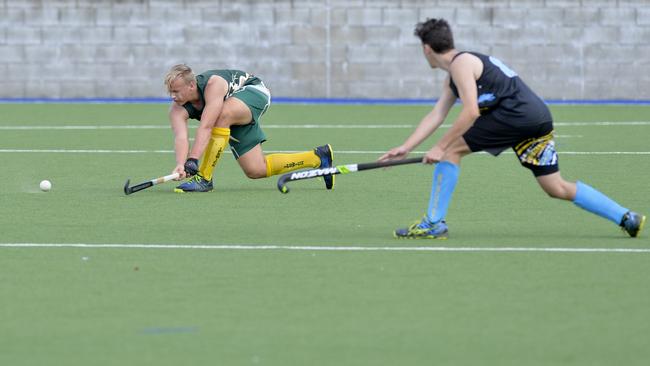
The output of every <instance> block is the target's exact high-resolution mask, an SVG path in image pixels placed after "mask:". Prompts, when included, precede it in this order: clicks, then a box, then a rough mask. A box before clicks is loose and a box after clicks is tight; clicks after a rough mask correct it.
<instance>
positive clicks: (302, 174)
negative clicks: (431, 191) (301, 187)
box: [278, 156, 423, 193]
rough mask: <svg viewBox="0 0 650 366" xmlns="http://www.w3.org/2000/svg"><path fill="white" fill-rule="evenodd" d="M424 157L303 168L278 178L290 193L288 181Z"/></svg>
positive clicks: (405, 161)
mask: <svg viewBox="0 0 650 366" xmlns="http://www.w3.org/2000/svg"><path fill="white" fill-rule="evenodd" d="M422 158H423V157H422V156H420V157H416V158H409V159H403V160H389V161H381V162H373V163H362V164H345V165H338V166H333V167H331V168H322V169H320V168H318V169H309V170H301V171H299V172H293V173H287V174H284V175H282V176H281V177H280V178H279V179H278V189H279V190H280V192H282V193H289V187H287V183H288V182H292V181H294V180H303V179H311V178H316V177H322V176H324V175H334V174H348V173H354V172H360V171H362V170H369V169H377V168H383V167H387V166H394V165H404V164H415V163H421V162H422Z"/></svg>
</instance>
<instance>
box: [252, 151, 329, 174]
mask: <svg viewBox="0 0 650 366" xmlns="http://www.w3.org/2000/svg"><path fill="white" fill-rule="evenodd" d="M265 158H266V176H267V177H270V176H272V175H277V174H282V173H286V172H291V171H294V170H298V169H303V168H318V167H319V166H320V158H319V157H318V156H317V155H316V154H315V153H314V151H313V150H312V151H305V152H300V153H293V154H269V155H266V156H265Z"/></svg>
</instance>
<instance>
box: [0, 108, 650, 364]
mask: <svg viewBox="0 0 650 366" xmlns="http://www.w3.org/2000/svg"><path fill="white" fill-rule="evenodd" d="M429 109H430V107H426V106H377V105H368V106H363V105H353V106H338V105H324V106H322V105H274V106H272V108H271V109H270V111H269V113H268V114H267V115H266V116H265V118H264V119H263V126H265V131H266V133H267V135H268V139H269V140H268V141H267V142H266V143H265V144H264V149H265V150H266V151H267V152H281V151H302V150H306V149H311V148H313V147H315V146H317V145H322V144H325V143H330V144H332V146H333V147H334V150H335V162H336V163H338V164H343V163H357V162H369V161H374V160H375V159H376V158H377V157H378V156H380V155H381V154H382V153H383V152H385V151H386V150H388V149H389V148H391V147H394V146H397V145H399V144H400V143H401V142H402V141H403V139H404V138H405V137H407V136H408V135H409V134H410V133H411V131H412V129H413V127H414V126H415V125H416V124H417V122H418V121H419V119H420V118H421V117H422V116H423V115H424V114H425V113H427V112H428V110H429ZM166 110H167V106H165V105H161V104H148V105H146V104H142V105H139V104H125V105H115V104H109V105H92V104H86V105H84V104H79V105H75V104H62V105H56V104H0V169H1V170H2V174H3V177H4V178H5V179H3V182H2V186H1V188H0V207H1V208H2V215H0V279H1V284H0V365H12V366H21V365H66V366H76V365H148V364H155V365H278V366H280V365H281V366H285V365H337V366H339V365H400V366H401V365H431V364H436V365H499V366H501V365H589V366H593V365H645V364H647V360H648V359H650V349H649V348H648V344H649V343H650V322H649V321H648V319H650V291H649V290H648V289H649V287H648V279H650V266H649V265H648V264H649V263H650V239H648V238H649V237H650V231H649V230H648V228H646V231H645V232H643V233H642V236H641V237H640V238H637V239H631V238H628V237H626V236H625V235H624V234H623V233H622V232H621V231H620V230H619V229H618V228H617V227H616V225H614V224H612V223H611V222H609V221H606V220H604V219H601V218H599V217H596V216H594V215H592V214H589V213H586V212H584V211H582V210H580V209H578V208H577V207H575V206H574V205H573V204H571V203H567V202H560V201H556V200H552V199H550V198H547V197H546V196H545V194H544V193H543V192H542V191H541V189H539V188H538V186H537V184H536V183H535V181H534V179H533V177H532V174H531V173H530V172H529V171H528V170H526V169H523V168H521V167H520V166H519V164H518V162H517V160H516V158H515V156H514V155H513V154H511V153H507V154H504V155H502V156H501V157H499V158H493V157H490V156H488V155H484V154H477V155H474V156H469V157H467V158H466V159H465V160H464V161H463V166H462V169H461V176H460V180H459V184H458V186H457V189H456V192H455V194H454V200H453V202H452V204H451V207H450V210H449V215H448V218H447V219H448V220H447V221H448V224H449V227H450V239H449V240H447V241H409V240H406V241H403V240H402V241H400V240H396V239H394V238H393V237H392V230H393V229H395V228H396V227H400V226H405V225H407V224H410V223H411V222H412V221H415V220H418V219H419V218H420V217H421V215H422V214H423V213H424V210H425V208H426V206H427V202H428V195H429V189H430V181H431V173H432V167H431V166H420V165H410V166H402V167H394V168H392V169H389V170H381V169H380V170H373V171H368V172H360V173H357V174H350V175H346V176H338V177H337V185H336V188H335V189H334V190H333V191H326V190H325V189H324V185H323V183H322V181H318V180H306V181H300V182H293V183H291V185H290V187H291V193H289V194H287V195H282V194H280V193H279V192H278V191H277V188H276V179H275V178H268V179H262V180H250V179H248V178H246V177H245V175H244V174H243V173H242V172H241V170H240V169H239V167H238V165H237V164H236V162H235V160H234V159H233V158H232V155H231V154H227V155H226V156H225V157H224V158H223V159H222V160H221V162H220V164H219V166H218V169H217V173H216V181H215V183H216V189H215V191H214V192H211V193H208V194H175V193H173V192H172V190H173V187H174V184H173V183H167V184H163V185H158V186H155V187H153V188H151V189H148V190H145V191H142V192H138V193H135V194H133V195H131V196H128V197H127V196H125V195H124V194H123V192H122V187H123V185H124V182H125V181H126V179H127V178H130V179H131V180H132V182H140V181H144V180H148V179H151V178H154V177H157V176H161V175H165V174H169V172H170V171H171V169H172V168H173V167H174V156H173V153H172V134H171V131H170V130H169V128H168V127H167V117H166ZM552 110H553V113H554V116H555V120H556V134H557V140H556V141H557V146H558V150H559V153H560V154H559V155H560V167H561V169H562V172H563V176H564V177H565V178H567V179H571V180H576V179H580V180H582V181H584V182H586V183H588V184H590V185H592V186H594V187H596V188H597V189H599V190H601V191H602V192H604V193H606V194H608V195H610V196H611V197H612V198H614V199H616V200H617V201H618V202H620V203H621V204H623V205H624V206H626V207H630V208H632V209H634V210H637V211H640V212H643V213H645V214H649V213H650V196H649V194H648V193H649V189H648V187H649V184H648V181H649V180H650V142H648V141H649V137H650V106H632V105H625V106H587V105H583V106H554V107H552ZM444 131H445V129H443V130H441V132H444ZM438 136H440V132H439V133H437V134H436V135H435V136H434V137H433V138H432V140H431V141H430V143H429V144H428V145H427V146H431V144H432V143H433V142H434V141H435V138H436V137H438ZM424 150H425V146H422V147H420V148H419V149H418V151H419V152H423V151H424ZM42 179H49V180H51V181H52V183H53V188H52V190H51V191H50V192H47V193H44V192H41V191H40V190H39V188H38V183H39V182H40V181H41V180H42ZM31 244H33V245H31Z"/></svg>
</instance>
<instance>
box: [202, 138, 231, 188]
mask: <svg viewBox="0 0 650 366" xmlns="http://www.w3.org/2000/svg"><path fill="white" fill-rule="evenodd" d="M229 138H230V128H221V127H215V128H213V129H212V137H210V142H209V143H208V147H207V148H206V149H205V152H204V153H203V158H201V166H200V167H199V174H201V176H202V177H203V178H204V179H206V180H212V172H213V171H214V167H215V166H216V165H217V162H219V159H220V158H221V155H222V154H223V151H224V150H225V149H226V144H227V143H228V139H229Z"/></svg>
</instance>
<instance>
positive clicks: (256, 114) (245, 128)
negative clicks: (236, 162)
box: [230, 84, 271, 159]
mask: <svg viewBox="0 0 650 366" xmlns="http://www.w3.org/2000/svg"><path fill="white" fill-rule="evenodd" d="M232 97H235V98H237V99H239V100H241V101H242V102H244V104H246V105H247V106H248V108H249V109H250V110H251V114H252V115H253V120H252V121H251V123H249V124H247V125H233V126H230V137H231V138H230V149H231V150H232V154H233V155H234V157H235V159H239V157H240V156H242V155H244V154H246V153H247V152H249V151H250V149H252V148H254V147H255V146H256V145H257V144H261V143H262V142H264V141H266V135H265V134H264V131H262V127H261V126H260V118H261V117H262V115H263V114H264V113H265V112H266V111H267V110H268V109H269V106H270V105H271V93H270V92H269V90H268V89H267V88H266V87H265V86H264V84H258V85H246V86H244V87H243V88H241V89H239V90H238V91H236V92H235V93H233V94H232Z"/></svg>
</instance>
